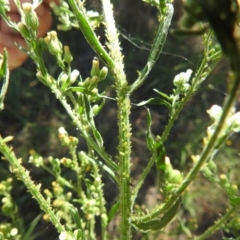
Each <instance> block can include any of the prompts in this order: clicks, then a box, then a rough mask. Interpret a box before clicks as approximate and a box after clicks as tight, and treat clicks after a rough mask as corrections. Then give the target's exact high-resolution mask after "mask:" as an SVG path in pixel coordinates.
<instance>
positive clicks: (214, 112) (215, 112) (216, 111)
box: [207, 105, 222, 121]
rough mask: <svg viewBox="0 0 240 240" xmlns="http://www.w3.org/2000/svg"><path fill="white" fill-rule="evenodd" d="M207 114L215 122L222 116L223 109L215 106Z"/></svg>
mask: <svg viewBox="0 0 240 240" xmlns="http://www.w3.org/2000/svg"><path fill="white" fill-rule="evenodd" d="M207 113H208V114H209V116H210V118H211V119H212V120H213V121H217V120H218V119H219V118H220V116H221V115H222V108H221V107H220V106H218V105H213V106H212V107H211V108H210V109H209V110H207Z"/></svg>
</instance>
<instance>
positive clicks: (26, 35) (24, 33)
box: [17, 22, 30, 39]
mask: <svg viewBox="0 0 240 240" xmlns="http://www.w3.org/2000/svg"><path fill="white" fill-rule="evenodd" d="M17 25H18V30H19V32H20V33H21V35H22V36H23V37H24V38H26V39H28V38H29V37H30V32H29V30H28V28H27V27H26V25H25V24H24V23H22V22H19V23H18V24H17Z"/></svg>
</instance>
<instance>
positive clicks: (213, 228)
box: [194, 207, 236, 240]
mask: <svg viewBox="0 0 240 240" xmlns="http://www.w3.org/2000/svg"><path fill="white" fill-rule="evenodd" d="M234 211H236V207H231V208H230V209H228V210H227V212H226V213H225V214H224V216H222V217H221V218H219V219H218V220H217V221H216V222H215V223H214V225H212V226H211V227H209V228H208V229H207V230H206V231H205V232H204V233H203V234H201V235H200V236H196V237H195V238H194V240H205V239H207V238H208V237H210V236H211V235H212V234H213V233H215V232H216V231H217V230H219V229H220V228H221V227H222V226H223V224H224V223H225V222H226V221H227V220H228V219H229V218H230V217H231V214H232V213H234Z"/></svg>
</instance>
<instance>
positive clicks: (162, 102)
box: [136, 98, 171, 109]
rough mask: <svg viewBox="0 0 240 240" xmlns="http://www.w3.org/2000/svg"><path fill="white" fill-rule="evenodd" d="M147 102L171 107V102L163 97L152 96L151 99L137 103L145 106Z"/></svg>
mask: <svg viewBox="0 0 240 240" xmlns="http://www.w3.org/2000/svg"><path fill="white" fill-rule="evenodd" d="M146 104H156V105H164V106H166V107H168V108H169V109H171V104H170V103H169V102H167V101H165V100H163V99H161V98H150V99H148V100H146V101H143V102H140V103H138V104H136V105H137V106H139V107H140V106H144V105H146Z"/></svg>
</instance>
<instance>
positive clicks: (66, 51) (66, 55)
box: [63, 46, 73, 64]
mask: <svg viewBox="0 0 240 240" xmlns="http://www.w3.org/2000/svg"><path fill="white" fill-rule="evenodd" d="M63 50H64V55H63V57H64V61H65V62H66V63H68V64H69V63H71V62H72V60H73V56H72V54H71V52H70V49H69V47H68V46H64V48H63Z"/></svg>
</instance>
